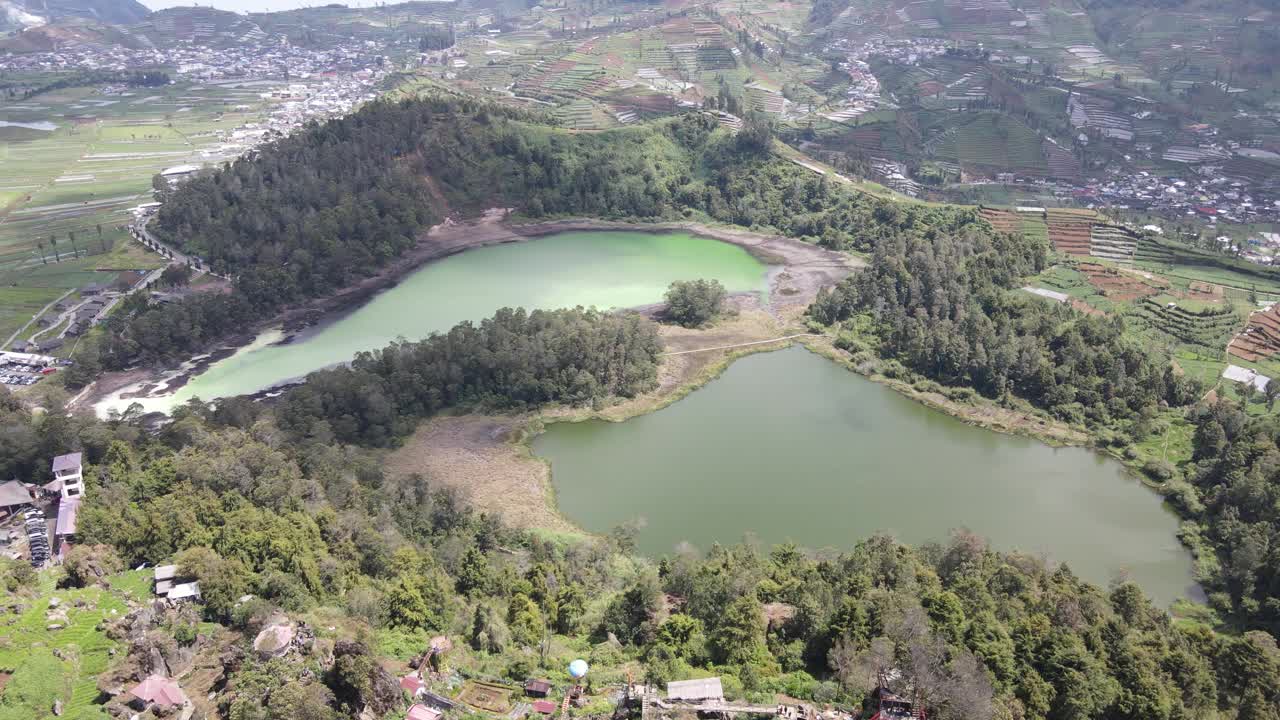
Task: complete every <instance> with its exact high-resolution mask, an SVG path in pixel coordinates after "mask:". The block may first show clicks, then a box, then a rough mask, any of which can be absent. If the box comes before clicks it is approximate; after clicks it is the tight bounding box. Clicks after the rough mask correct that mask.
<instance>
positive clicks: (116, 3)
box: [0, 0, 151, 30]
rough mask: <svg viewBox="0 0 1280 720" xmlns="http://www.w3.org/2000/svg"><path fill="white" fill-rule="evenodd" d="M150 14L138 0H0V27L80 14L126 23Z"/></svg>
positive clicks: (91, 17)
mask: <svg viewBox="0 0 1280 720" xmlns="http://www.w3.org/2000/svg"><path fill="white" fill-rule="evenodd" d="M149 14H151V11H150V10H148V9H147V8H146V6H144V5H143V4H142V3H140V2H138V0H0V30H16V29H20V28H24V27H32V26H34V25H43V24H45V23H49V22H56V21H59V20H67V19H71V18H83V19H86V20H96V21H98V22H102V23H108V24H111V25H129V24H132V23H136V22H139V21H141V20H143V19H144V18H146V17H147V15H149Z"/></svg>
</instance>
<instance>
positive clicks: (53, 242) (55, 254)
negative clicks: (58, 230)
mask: <svg viewBox="0 0 1280 720" xmlns="http://www.w3.org/2000/svg"><path fill="white" fill-rule="evenodd" d="M49 244H50V245H52V246H53V261H54V262H62V256H61V255H59V254H58V238H56V237H54V236H52V235H50V236H49Z"/></svg>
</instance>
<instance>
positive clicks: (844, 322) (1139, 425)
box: [810, 225, 1203, 441]
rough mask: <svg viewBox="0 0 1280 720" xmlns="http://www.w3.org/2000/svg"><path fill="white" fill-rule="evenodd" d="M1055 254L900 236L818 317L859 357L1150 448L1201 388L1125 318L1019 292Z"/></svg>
mask: <svg viewBox="0 0 1280 720" xmlns="http://www.w3.org/2000/svg"><path fill="white" fill-rule="evenodd" d="M1046 252H1047V250H1046V248H1045V245H1044V242H1043V241H1042V240H1038V239H1034V238H1029V237H1025V236H1022V235H1021V234H1005V233H995V232H991V231H990V230H986V229H983V228H981V227H979V226H976V225H966V226H964V227H963V228H961V229H960V231H958V232H945V233H938V232H935V231H934V230H933V229H932V228H931V229H929V230H926V231H924V232H912V231H906V232H902V233H899V234H898V235H897V236H895V237H893V238H890V239H886V240H884V241H881V242H880V243H878V244H877V245H876V248H875V251H874V252H873V254H872V258H871V264H870V267H868V268H867V269H866V270H865V271H863V272H861V273H858V274H857V275H855V276H853V277H851V278H849V279H847V280H846V281H844V282H843V283H842V284H841V285H840V286H839V287H837V288H835V289H833V290H831V291H824V292H822V293H821V294H820V295H819V297H818V299H817V300H816V301H815V303H814V304H813V306H812V307H811V308H810V315H811V316H812V317H813V318H814V319H816V320H817V321H818V322H820V323H822V324H824V325H831V324H841V326H842V328H843V331H842V333H841V337H840V340H839V344H840V345H841V346H842V347H844V348H845V349H848V350H851V351H853V352H855V353H858V352H861V353H863V355H864V356H869V351H870V350H871V349H873V348H874V350H875V352H876V353H877V354H878V355H879V356H880V357H883V358H888V359H891V360H892V361H896V362H897V363H900V365H899V367H905V369H906V370H907V371H909V372H914V373H919V374H920V375H923V376H925V377H927V378H930V379H933V380H936V381H938V382H940V383H943V384H945V385H951V386H964V387H971V388H974V389H975V390H977V391H978V392H979V393H982V394H983V395H986V396H987V397H990V398H993V399H997V400H1002V401H1009V400H1011V399H1012V398H1013V397H1018V398H1022V399H1024V400H1026V401H1029V402H1031V403H1032V404H1033V405H1035V406H1037V407H1040V408H1043V409H1045V410H1047V411H1049V412H1050V413H1051V414H1053V415H1054V416H1055V417H1057V418H1059V419H1062V420H1065V421H1067V422H1070V423H1073V424H1077V425H1085V426H1089V427H1091V428H1094V429H1095V430H1099V431H1102V430H1116V431H1120V432H1124V433H1127V434H1128V437H1129V438H1130V439H1133V440H1138V441H1140V440H1143V439H1145V437H1146V435H1148V434H1149V433H1150V428H1151V421H1152V419H1153V418H1154V417H1155V416H1156V415H1157V414H1158V413H1159V412H1160V411H1161V409H1162V408H1167V407H1184V406H1187V405H1189V404H1191V403H1193V402H1195V401H1196V400H1197V399H1198V398H1199V396H1200V394H1201V393H1202V392H1203V389H1202V388H1201V387H1200V384H1199V383H1198V382H1196V381H1194V380H1193V379H1191V378H1188V377H1186V376H1184V375H1181V374H1179V373H1177V372H1175V371H1174V369H1173V367H1172V365H1171V364H1170V362H1169V359H1168V358H1164V357H1160V356H1159V355H1157V354H1154V353H1152V352H1151V350H1150V349H1149V348H1144V347H1140V346H1138V345H1137V344H1136V343H1134V342H1131V341H1129V340H1128V339H1127V338H1125V337H1124V324H1123V320H1122V319H1121V318H1118V317H1113V318H1102V317H1092V316H1088V315H1083V314H1081V313H1078V312H1076V311H1074V310H1073V309H1071V308H1070V307H1068V306H1065V305H1058V304H1051V303H1047V302H1045V301H1044V300H1042V299H1040V298H1035V297H1032V296H1031V295H1029V294H1022V293H1014V292H1011V291H1012V290H1014V289H1015V288H1017V287H1019V286H1020V284H1021V280H1022V278H1024V277H1026V276H1029V275H1033V274H1035V273H1038V272H1039V271H1041V270H1042V269H1044V267H1045V262H1046ZM891 367H892V366H890V368H891Z"/></svg>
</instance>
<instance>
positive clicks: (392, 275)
mask: <svg viewBox="0 0 1280 720" xmlns="http://www.w3.org/2000/svg"><path fill="white" fill-rule="evenodd" d="M573 231H630V232H645V233H666V232H684V233H688V234H692V235H697V236H700V237H706V238H710V239H715V240H718V241H720V242H725V243H728V244H732V245H735V246H738V247H741V248H743V249H744V250H746V251H747V252H748V253H750V254H752V255H753V256H755V257H757V258H758V259H761V260H763V261H764V262H766V263H773V264H775V265H776V267H772V268H770V271H769V274H768V278H767V282H768V288H769V294H770V298H771V302H770V308H771V310H772V309H775V308H782V307H797V306H798V307H802V306H804V305H807V303H808V302H809V300H811V299H812V296H813V294H815V293H816V292H817V288H819V287H821V286H823V285H826V284H831V283H833V282H836V281H838V280H839V279H840V278H842V277H844V276H845V275H847V274H848V273H849V272H851V271H852V269H853V268H856V267H858V266H859V265H861V261H860V260H858V259H856V258H851V257H848V256H845V255H842V254H839V253H834V252H831V251H828V250H824V249H822V248H820V247H816V246H814V245H810V244H808V243H805V242H802V241H800V240H795V239H791V238H784V237H780V236H772V235H763V234H760V233H752V232H748V231H743V230H738V229H734V228H719V227H713V226H707V225H703V224H700V223H687V222H679V223H665V222H664V223H640V222H635V223H630V222H616V221H607V220H596V219H589V218H588V219H560V220H553V221H547V222H526V223H519V224H516V223H509V222H507V217H506V213H505V211H503V210H498V209H494V210H490V211H488V212H486V213H484V215H483V216H482V217H481V218H478V219H476V220H473V221H468V222H464V223H458V222H453V221H451V220H450V221H446V222H444V223H442V224H440V225H437V226H435V227H433V228H431V229H430V230H429V231H427V232H425V233H423V235H422V237H421V238H420V241H419V243H418V245H417V246H416V247H415V248H414V249H412V250H410V251H409V252H408V253H406V254H405V255H403V256H401V257H400V258H398V259H396V260H395V261H393V262H392V263H390V264H388V265H387V266H386V267H384V268H382V269H381V270H380V271H379V272H377V273H376V274H374V275H371V276H369V277H367V278H364V279H362V280H360V281H359V282H357V283H354V284H352V285H350V286H348V287H347V288H344V289H343V290H341V291H339V292H338V293H335V294H334V295H332V296H329V297H325V298H317V299H314V300H310V301H307V302H304V303H299V304H298V305H296V306H293V307H290V308H287V309H286V310H284V311H282V312H281V313H278V314H276V315H275V316H274V317H272V318H269V319H266V320H262V321H260V322H257V323H254V324H253V325H252V326H249V327H246V328H245V330H244V332H242V333H240V334H238V335H237V336H235V337H232V338H227V339H224V340H223V341H221V342H219V343H217V344H216V346H214V347H211V348H208V349H207V351H208V352H206V353H205V359H204V360H203V362H199V363H192V362H190V361H188V362H185V363H183V364H182V365H181V366H179V367H176V368H135V369H130V370H127V371H123V372H114V373H107V374H104V375H103V376H102V377H101V378H99V379H98V381H97V382H95V383H94V384H93V385H91V386H90V387H89V388H87V389H86V390H85V391H83V392H81V393H80V394H79V395H77V396H76V397H75V398H74V399H73V401H72V402H71V403H70V404H69V407H71V408H72V409H75V408H83V407H92V406H95V405H98V404H100V403H102V402H103V401H104V400H108V399H111V400H119V401H127V400H131V399H142V398H147V397H156V396H157V395H159V394H161V393H163V394H166V395H167V394H168V393H171V392H173V391H175V390H177V389H179V388H181V387H183V386H184V385H185V384H186V383H187V382H188V381H189V380H190V379H191V378H193V377H194V376H196V375H198V374H200V372H202V371H203V370H204V369H205V368H207V367H208V365H209V364H211V363H212V362H215V361H216V360H217V359H221V358H225V357H226V356H228V355H230V354H233V353H236V352H238V351H240V350H242V349H244V348H245V347H246V346H248V345H250V344H251V343H254V342H259V341H260V338H261V337H262V336H263V334H264V333H265V332H266V331H268V330H270V329H271V328H284V329H285V330H284V331H283V332H282V334H281V335H280V336H279V337H277V338H274V339H273V340H272V341H271V342H272V344H284V343H288V342H291V341H293V340H294V339H295V338H301V337H305V335H306V334H307V333H310V332H314V331H315V329H316V327H318V326H322V325H327V324H329V323H332V322H335V321H337V320H338V319H340V318H341V317H343V316H344V315H345V314H347V313H351V312H354V311H355V310H357V309H358V308H360V307H362V306H363V305H365V304H366V303H368V302H369V301H370V300H372V299H373V298H374V297H375V296H377V295H378V294H379V293H381V292H382V291H384V290H387V289H389V288H392V287H394V286H396V285H397V284H398V283H399V282H400V281H401V280H402V279H403V278H405V277H406V276H408V275H409V274H411V273H413V272H415V271H417V270H419V269H421V268H422V267H424V266H426V265H428V264H430V263H432V262H435V261H438V260H441V259H443V258H446V257H449V256H452V255H456V254H459V253H462V252H465V251H466V250H471V249H476V248H482V247H488V246H493V245H501V244H507V243H517V242H524V241H526V240H529V239H533V238H538V237H542V236H546V235H553V234H557V233H565V232H573Z"/></svg>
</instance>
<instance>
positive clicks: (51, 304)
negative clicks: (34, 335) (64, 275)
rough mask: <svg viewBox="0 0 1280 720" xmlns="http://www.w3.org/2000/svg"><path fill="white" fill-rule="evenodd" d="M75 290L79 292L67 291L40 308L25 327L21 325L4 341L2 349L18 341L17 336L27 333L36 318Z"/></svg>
mask: <svg viewBox="0 0 1280 720" xmlns="http://www.w3.org/2000/svg"><path fill="white" fill-rule="evenodd" d="M76 290H79V288H71V289H70V290H68V291H66V292H64V293H62V295H60V296H58V298H57V299H56V300H54V301H53V302H51V303H49V304H48V305H45V306H44V307H43V308H41V309H40V312H38V313H36V314H35V315H32V316H31V319H30V320H28V321H27V324H26V325H23V326H22V327H20V328H18V329H17V330H16V331H15V332H14V333H13V334H12V335H10V336H9V339H8V340H5V341H4V347H9V345H10V344H11V343H12V342H13V341H14V340H16V339H18V336H19V335H21V334H22V333H24V332H26V331H27V328H29V327H31V323H33V322H35V321H36V318H38V317H40V316H41V315H43V314H45V313H47V312H49V308H51V307H53V306H54V305H57V304H58V303H60V302H62V301H63V300H64V299H65V298H67V297H69V296H70V295H71V293H73V292H75V291H76Z"/></svg>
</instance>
